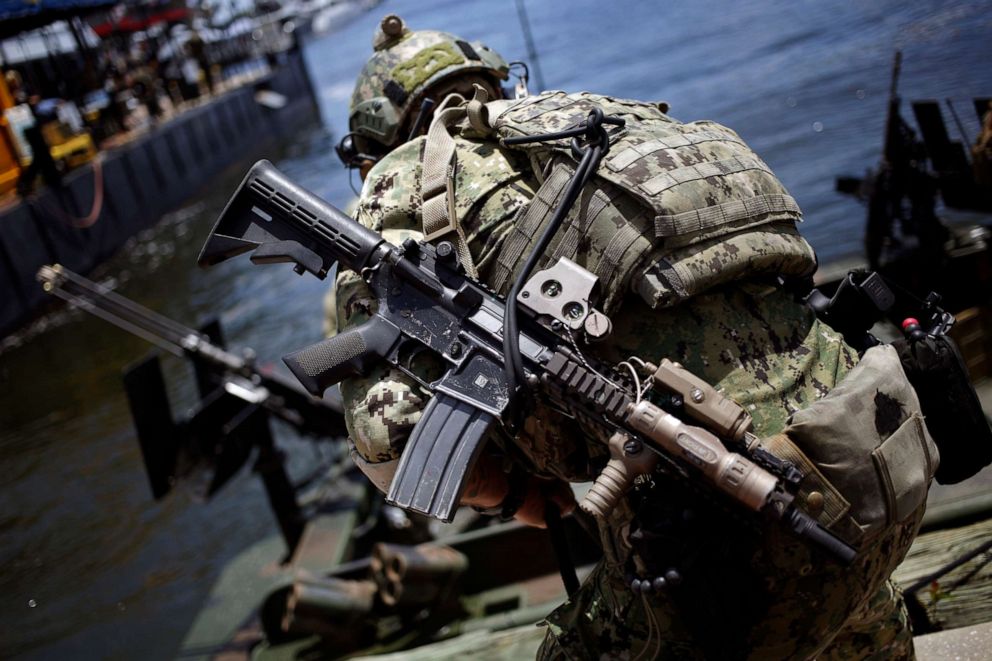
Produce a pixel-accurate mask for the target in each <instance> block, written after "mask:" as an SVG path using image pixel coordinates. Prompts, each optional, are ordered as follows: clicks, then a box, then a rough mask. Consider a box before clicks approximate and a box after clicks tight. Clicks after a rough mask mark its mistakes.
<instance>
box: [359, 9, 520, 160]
mask: <svg viewBox="0 0 992 661" xmlns="http://www.w3.org/2000/svg"><path fill="white" fill-rule="evenodd" d="M384 30H385V31H384ZM386 31H388V33H387V32H386ZM373 48H374V49H375V53H374V54H373V55H372V57H371V58H370V59H369V61H368V62H367V63H366V64H365V67H364V68H363V69H362V71H361V73H360V74H359V75H358V81H357V83H356V85H355V90H354V92H353V93H352V97H351V105H350V107H349V126H350V128H351V130H352V131H354V132H355V133H357V134H358V135H359V136H362V137H366V138H372V139H373V140H376V141H377V142H379V143H380V144H382V145H384V146H386V147H393V146H395V145H396V144H397V143H398V142H400V141H401V140H404V139H405V138H406V136H401V135H399V130H400V128H401V127H402V126H403V123H404V122H405V121H406V119H407V116H408V115H409V114H410V113H411V112H413V111H414V110H415V109H416V108H415V106H417V105H418V104H419V102H420V98H419V97H420V95H421V94H423V92H424V90H426V89H427V88H428V87H431V86H432V85H435V84H437V83H438V82H440V81H441V80H444V79H447V78H451V77H453V76H460V75H463V74H466V73H473V72H478V73H481V74H483V75H485V76H488V77H489V78H491V79H492V81H493V84H494V85H496V86H498V85H499V81H501V80H505V79H506V78H507V75H508V71H509V66H508V65H507V63H506V61H504V60H503V58H502V57H501V56H500V55H499V54H498V53H496V52H495V51H493V50H490V49H489V48H488V47H487V46H485V45H484V44H482V43H480V42H472V43H468V42H466V41H464V40H462V39H460V38H459V37H456V36H455V35H452V34H448V33H447V32H438V31H435V30H417V31H411V30H409V29H407V28H406V26H405V25H403V21H402V19H400V18H399V17H397V16H395V15H390V16H386V17H385V18H384V19H383V21H382V25H381V26H380V28H379V30H378V31H377V32H376V35H375V37H374V39H373ZM438 101H440V99H438Z"/></svg>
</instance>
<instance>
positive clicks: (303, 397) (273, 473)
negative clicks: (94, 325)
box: [37, 264, 347, 550]
mask: <svg viewBox="0 0 992 661" xmlns="http://www.w3.org/2000/svg"><path fill="white" fill-rule="evenodd" d="M37 278H38V280H39V281H41V282H42V286H43V288H44V290H45V291H46V292H48V293H50V294H53V295H55V296H58V297H59V298H61V299H63V300H65V301H68V302H70V303H71V304H73V305H75V306H76V307H79V308H81V309H83V310H85V311H87V312H89V313H91V314H93V315H94V316H97V317H100V318H101V319H104V320H105V321H108V322H110V323H112V324H114V325H115V326H117V327H119V328H121V329H123V330H126V331H128V332H129V333H132V334H134V335H137V336H138V337H141V338H143V339H145V340H148V341H149V342H151V343H152V344H155V345H157V346H158V347H160V348H161V349H164V350H165V351H167V352H169V353H171V354H173V355H176V356H179V357H183V356H185V357H186V358H188V359H189V360H190V361H191V362H192V364H193V368H194V374H195V378H196V383H197V386H198V390H199V393H200V396H201V402H200V403H199V405H198V406H197V407H195V409H194V410H193V412H192V413H191V414H190V415H189V416H188V417H187V418H186V419H184V420H180V421H178V422H177V421H175V420H174V419H173V416H172V412H171V407H170V405H169V399H168V394H167V392H166V388H165V382H164V379H163V376H162V370H161V367H160V365H159V360H158V356H157V355H154V354H152V355H150V356H147V357H145V358H144V359H142V360H141V361H139V362H137V363H136V364H134V365H131V366H129V367H128V368H127V369H126V370H125V373H124V386H125V391H126V392H127V396H128V402H129V404H130V407H131V414H132V417H133V418H134V422H135V427H136V429H137V432H138V442H139V445H140V446H141V453H142V457H143V459H144V463H145V470H146V472H147V474H148V479H149V482H150V484H151V489H152V495H153V497H154V498H155V499H156V500H158V499H161V498H163V497H164V496H165V495H166V494H168V493H169V492H170V491H171V490H172V488H173V486H175V485H176V484H177V483H178V481H179V480H181V479H183V478H186V477H189V476H192V475H194V474H195V473H199V472H200V471H202V470H203V469H206V470H207V472H208V473H209V474H210V476H209V483H208V485H207V486H206V493H205V495H206V496H207V497H209V496H212V495H214V494H215V493H217V491H219V490H220V488H221V487H223V486H224V484H226V483H227V481H228V480H229V479H230V478H231V477H233V476H234V475H235V474H236V473H237V471H238V470H239V469H240V468H241V466H242V465H244V463H245V462H246V461H247V460H248V458H249V456H250V455H251V451H252V449H253V448H257V449H258V457H257V460H256V462H255V470H256V471H257V472H258V473H260V474H261V477H262V480H263V482H264V483H265V488H266V492H267V495H268V497H269V502H270V504H271V506H272V509H273V512H274V513H275V515H276V518H277V520H278V522H279V525H280V528H281V530H282V533H283V536H284V538H285V539H286V542H287V545H288V546H289V548H290V550H292V549H293V548H294V547H295V546H296V544H297V542H298V541H299V539H300V536H301V534H302V532H303V516H302V514H301V512H300V507H299V504H298V503H297V500H296V493H295V491H296V487H294V486H293V485H292V484H291V483H290V481H289V477H288V475H287V474H286V470H285V466H284V463H283V458H282V455H281V453H280V452H279V451H278V449H277V448H276V447H275V443H274V441H273V439H272V434H271V430H270V428H269V418H270V417H275V418H277V419H279V420H282V421H283V422H285V423H287V424H288V425H290V426H291V427H292V428H293V429H295V430H296V431H297V432H298V433H300V434H302V435H308V436H311V437H314V438H335V439H336V438H343V437H345V436H347V430H346V429H345V426H344V418H343V415H342V413H341V406H340V404H339V403H337V402H332V401H323V400H319V399H315V398H313V397H310V396H309V395H308V394H307V393H306V392H304V391H303V390H301V389H300V387H299V386H298V385H297V384H296V383H294V382H293V381H291V380H290V379H287V378H285V377H283V376H281V375H279V374H276V373H273V372H270V371H268V370H263V369H260V368H259V367H258V366H257V365H256V364H255V361H254V352H253V351H252V350H251V349H246V350H245V351H244V352H243V354H242V355H238V354H235V353H232V352H230V351H227V350H226V349H224V347H223V338H222V337H221V331H220V326H219V324H218V323H217V322H215V321H214V322H211V323H209V324H207V325H206V326H205V327H204V329H202V330H201V331H195V330H193V329H191V328H187V327H185V326H183V325H182V324H179V323H177V322H176V321H173V320H172V319H169V318H167V317H165V316H163V315H160V314H158V313H156V312H154V311H152V310H149V309H148V308H145V307H143V306H141V305H139V304H138V303H135V302H134V301H132V300H130V299H128V298H125V297H124V296H121V295H120V294H117V293H115V292H114V291H112V290H111V289H110V288H109V287H106V286H104V285H100V284H98V283H95V282H92V281H91V280H87V279H86V278H84V277H82V276H81V275H78V274H76V273H73V272H72V271H70V270H69V269H66V268H65V267H63V266H61V265H59V264H56V265H54V266H43V267H41V269H40V270H39V271H38V274H37Z"/></svg>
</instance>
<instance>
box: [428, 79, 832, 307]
mask: <svg viewBox="0 0 992 661" xmlns="http://www.w3.org/2000/svg"><path fill="white" fill-rule="evenodd" d="M473 104H474V105H473ZM594 107H599V108H601V109H602V110H603V112H604V113H606V114H607V115H612V116H618V117H620V118H622V119H623V120H624V126H623V127H622V128H618V129H615V130H612V131H611V132H610V134H609V139H610V152H609V154H608V156H607V157H606V158H605V159H604V160H603V162H602V164H601V166H600V167H599V169H598V171H597V172H596V175H595V176H593V177H592V179H591V180H590V181H589V182H587V183H586V185H585V187H584V189H583V192H582V196H581V198H580V200H579V202H578V203H577V204H576V205H575V207H574V208H573V209H572V211H571V212H570V213H569V216H568V218H567V219H566V220H565V223H564V225H563V227H562V228H561V230H560V231H559V232H558V234H557V236H556V237H555V239H554V241H553V242H552V244H551V246H550V249H549V250H548V251H546V253H545V256H544V258H543V261H542V263H541V264H539V268H543V267H545V266H546V265H548V264H552V263H554V262H556V261H557V260H558V258H559V257H568V258H569V259H572V260H573V261H575V262H577V263H578V264H579V265H580V266H582V267H584V268H585V269H587V270H588V271H590V272H591V273H593V274H594V275H596V276H598V277H599V281H600V283H601V285H602V291H603V292H604V300H602V301H601V305H602V307H603V309H604V311H605V312H606V313H607V314H609V313H610V312H611V311H612V310H615V308H616V306H617V304H619V302H620V300H621V298H622V296H623V294H624V293H625V292H627V291H630V290H631V289H633V290H635V291H637V292H638V293H639V294H640V295H641V296H642V297H643V298H644V300H645V301H647V303H648V304H649V305H651V306H652V307H667V306H671V305H675V304H677V303H679V302H681V301H683V300H685V299H687V298H689V297H691V296H693V295H695V294H697V293H699V292H701V291H705V290H707V289H710V288H712V287H714V286H716V285H719V284H722V283H725V282H731V281H733V280H736V279H739V278H741V277H748V276H751V275H787V276H806V275H810V274H811V273H812V272H813V271H814V270H815V268H816V258H815V256H814V254H813V250H812V248H811V247H810V246H809V244H807V243H806V241H805V240H804V239H803V238H802V237H801V236H800V235H799V233H798V231H797V230H796V227H795V224H796V222H798V221H799V220H800V219H801V212H800V210H799V206H798V205H797V204H796V202H795V200H794V199H793V198H792V197H791V196H789V195H788V193H787V192H786V190H785V188H784V187H783V186H782V184H781V183H780V182H779V181H778V179H777V178H776V177H775V175H774V174H772V172H771V170H770V169H769V167H768V166H767V165H766V164H765V163H764V162H763V161H762V160H761V159H760V158H758V156H757V155H756V154H755V153H754V152H753V151H751V149H750V148H749V147H748V146H747V145H746V144H744V142H743V141H742V140H741V138H740V137H739V136H738V135H737V134H736V133H734V132H733V131H731V130H730V129H728V128H726V127H724V126H721V125H719V124H717V123H715V122H708V121H700V122H692V123H688V124H684V123H682V122H679V121H677V120H674V119H672V118H671V117H669V116H668V115H666V114H665V113H664V112H663V108H665V107H667V106H665V104H650V103H643V102H640V101H628V100H623V99H614V98H611V97H606V96H599V95H595V94H590V93H585V92H584V93H579V94H565V93H564V92H547V93H544V94H540V95H537V96H533V97H530V98H527V99H524V100H522V101H495V102H491V103H487V104H483V103H481V102H480V101H479V100H478V99H477V100H474V101H472V102H469V103H468V104H465V105H464V106H462V107H459V108H449V109H447V110H444V111H441V112H440V113H438V115H437V116H436V119H435V123H434V125H432V127H431V131H430V133H429V135H428V139H427V144H426V147H425V152H424V158H423V160H422V163H423V177H422V195H423V203H424V206H423V212H424V229H425V233H426V234H427V237H428V240H431V239H433V238H436V237H437V236H439V235H440V234H442V233H445V232H449V231H453V230H455V231H457V230H458V229H459V228H458V219H457V218H453V217H452V216H453V215H455V214H453V213H451V211H452V210H455V209H456V207H457V205H456V203H455V198H456V197H458V194H457V192H456V191H455V190H454V186H453V185H451V184H449V182H450V181H452V177H453V171H454V167H456V164H455V163H454V159H455V149H454V141H453V139H452V138H451V135H450V132H452V131H454V132H456V133H457V134H460V135H461V136H463V137H469V138H471V137H483V136H485V137H489V138H490V139H491V138H492V137H495V138H497V139H499V140H500V142H501V143H503V144H504V145H505V142H504V141H505V140H506V139H507V138H512V137H519V136H526V135H539V134H546V133H549V132H553V131H558V130H560V129H563V128H566V127H569V126H573V125H576V124H578V123H580V122H582V121H583V120H584V119H585V118H586V116H587V115H588V114H589V112H590V110H591V109H592V108H594ZM508 148H509V149H512V150H519V151H520V152H522V153H523V154H525V155H526V157H527V158H528V159H529V162H530V164H531V169H532V171H533V174H534V176H535V177H536V178H537V180H538V181H539V182H540V188H539V189H538V190H537V193H536V195H535V196H534V199H533V200H532V202H531V203H530V204H529V205H528V206H527V207H526V208H525V209H524V210H522V212H521V214H520V215H519V216H518V217H517V218H516V219H515V220H514V223H513V229H512V234H511V236H509V237H508V238H507V239H506V240H505V241H504V243H503V245H502V247H501V249H500V254H499V255H498V258H497V261H498V264H497V266H496V271H495V274H494V275H493V277H491V278H489V280H490V282H489V283H488V284H490V285H491V286H493V287H494V288H495V289H496V290H497V291H499V292H501V293H504V294H505V293H506V290H507V289H508V283H510V282H512V280H513V279H514V276H515V274H516V273H517V272H518V271H519V269H520V267H521V266H522V264H523V261H524V259H525V258H526V256H527V255H528V254H529V252H530V250H529V248H530V247H531V245H532V244H533V242H534V239H535V237H536V236H537V235H539V234H540V233H541V230H542V228H543V226H544V223H545V222H546V221H547V219H548V209H551V208H554V207H555V205H556V203H557V200H558V199H560V197H561V196H562V193H563V190H564V188H565V186H566V185H567V184H568V181H569V180H570V178H571V176H572V174H573V173H574V170H575V161H574V159H573V158H572V156H571V154H570V146H569V144H568V141H564V140H562V141H556V142H539V143H532V144H528V145H519V146H513V147H508ZM463 261H464V260H463Z"/></svg>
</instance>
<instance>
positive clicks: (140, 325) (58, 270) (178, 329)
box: [37, 264, 205, 357]
mask: <svg viewBox="0 0 992 661" xmlns="http://www.w3.org/2000/svg"><path fill="white" fill-rule="evenodd" d="M37 278H38V280H39V281H40V282H41V283H42V287H43V288H44V290H45V291H46V292H48V293H49V294H53V295H55V296H58V297H59V298H61V299H63V300H65V301H68V302H70V303H72V304H74V305H76V306H78V307H80V308H82V309H83V310H86V311H87V312H89V313H90V314H92V315H94V316H97V317H100V318H101V319H103V320H105V321H108V322H110V323H111V324H113V325H115V326H117V327H118V328H121V329H123V330H125V331H127V332H129V333H132V334H134V335H137V336H138V337H140V338H142V339H145V340H147V341H149V342H151V343H152V344H155V345H156V346H159V347H161V348H162V349H164V350H166V351H168V352H169V353H172V354H174V355H176V356H179V357H182V356H184V355H186V353H187V352H188V349H189V347H190V346H192V345H195V344H197V340H205V338H203V337H202V335H201V334H200V333H197V332H196V331H194V330H192V329H190V328H187V327H186V326H183V325H182V324H180V323H178V322H175V321H173V320H172V319H169V318H168V317H165V316H163V315H160V314H158V313H157V312H154V311H153V310H149V309H148V308H146V307H144V306H143V305H139V304H138V303H135V302H134V301H132V300H130V299H128V298H125V297H124V296H121V295H120V294H118V293H116V292H115V291H113V290H112V289H110V287H107V286H106V285H101V284H99V283H96V282H93V281H92V280H88V279H86V278H84V277H83V276H81V275H79V274H78V273H74V272H72V271H70V270H69V269H67V268H65V267H63V266H62V265H61V264H55V265H54V266H42V267H41V269H39V271H38V275H37Z"/></svg>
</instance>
